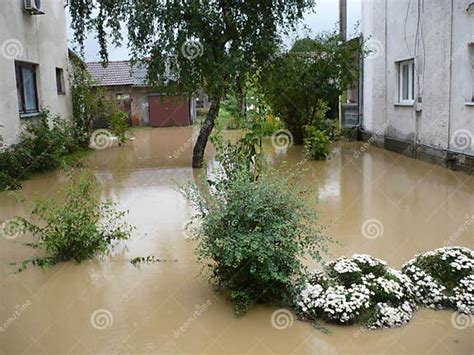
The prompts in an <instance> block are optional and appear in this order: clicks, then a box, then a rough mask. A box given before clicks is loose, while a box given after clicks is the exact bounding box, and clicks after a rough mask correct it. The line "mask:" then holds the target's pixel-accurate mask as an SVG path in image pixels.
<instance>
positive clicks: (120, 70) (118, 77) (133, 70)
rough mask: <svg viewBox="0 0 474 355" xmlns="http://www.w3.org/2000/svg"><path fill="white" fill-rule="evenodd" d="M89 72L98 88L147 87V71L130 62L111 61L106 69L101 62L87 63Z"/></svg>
mask: <svg viewBox="0 0 474 355" xmlns="http://www.w3.org/2000/svg"><path fill="white" fill-rule="evenodd" d="M86 67H87V71H88V72H89V73H90V75H91V76H92V79H94V80H95V81H96V82H97V85H98V86H115V85H131V86H146V83H145V78H146V69H145V68H144V67H143V66H142V65H139V64H136V65H133V66H132V64H131V63H130V62H129V61H125V60H123V61H111V62H108V63H107V64H106V66H105V68H104V66H103V65H102V63H100V62H87V63H86Z"/></svg>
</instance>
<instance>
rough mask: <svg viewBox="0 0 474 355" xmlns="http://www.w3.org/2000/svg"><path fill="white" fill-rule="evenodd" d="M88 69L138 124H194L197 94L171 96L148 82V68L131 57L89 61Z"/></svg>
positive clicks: (158, 125) (97, 83) (153, 125)
mask: <svg viewBox="0 0 474 355" xmlns="http://www.w3.org/2000/svg"><path fill="white" fill-rule="evenodd" d="M86 66H87V71H88V72H89V73H90V75H91V76H92V79H93V80H94V81H95V82H96V86H98V87H102V88H104V89H105V90H106V91H107V93H108V95H109V97H111V98H113V99H115V100H117V104H118V105H119V106H120V108H121V109H122V110H123V111H125V112H127V113H128V114H129V117H130V124H131V125H134V126H152V127H174V126H187V125H190V124H192V122H193V121H194V119H195V116H196V102H195V99H194V98H193V97H188V96H180V95H175V96H168V95H165V94H162V93H159V92H156V90H154V89H153V88H152V87H151V86H149V85H147V83H146V80H145V79H146V69H145V68H144V67H143V66H141V65H133V64H132V63H131V62H130V61H110V62H108V63H107V64H106V65H105V66H104V65H103V64H102V63H100V62H88V63H86Z"/></svg>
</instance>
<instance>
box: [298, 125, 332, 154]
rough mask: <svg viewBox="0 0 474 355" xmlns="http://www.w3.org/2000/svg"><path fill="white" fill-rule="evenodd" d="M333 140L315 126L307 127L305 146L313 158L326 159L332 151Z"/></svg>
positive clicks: (306, 151)
mask: <svg viewBox="0 0 474 355" xmlns="http://www.w3.org/2000/svg"><path fill="white" fill-rule="evenodd" d="M330 146H331V141H330V140H329V138H328V136H327V134H326V133H325V132H323V131H320V130H318V129H316V128H315V127H313V126H307V127H306V138H305V139H304V147H305V153H306V155H307V156H308V157H309V158H310V159H313V160H324V159H326V158H327V156H328V155H329V152H330Z"/></svg>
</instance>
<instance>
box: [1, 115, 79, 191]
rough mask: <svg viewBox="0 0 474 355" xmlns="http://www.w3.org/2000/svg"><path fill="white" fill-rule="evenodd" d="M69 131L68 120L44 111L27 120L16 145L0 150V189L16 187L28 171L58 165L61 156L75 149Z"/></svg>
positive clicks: (71, 127)
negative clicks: (36, 116)
mask: <svg viewBox="0 0 474 355" xmlns="http://www.w3.org/2000/svg"><path fill="white" fill-rule="evenodd" d="M73 132H74V129H73V124H72V123H71V122H70V121H68V120H64V119H61V118H60V117H59V116H54V117H52V116H51V115H50V114H49V112H47V111H46V112H44V113H42V114H41V115H40V116H39V117H38V118H36V119H34V120H32V121H30V122H29V123H28V124H27V125H26V126H25V130H24V131H23V132H22V133H21V135H20V138H19V142H18V144H16V145H13V146H10V147H6V148H4V149H2V150H0V171H1V173H0V190H5V189H16V188H19V187H20V181H21V180H23V179H25V178H27V177H28V176H30V175H31V174H32V173H36V172H40V171H46V170H50V169H53V168H55V167H58V166H60V165H61V164H62V162H63V157H64V156H66V155H67V154H70V153H72V152H74V151H76V150H77V149H79V146H78V145H77V144H76V140H75V139H74V136H73Z"/></svg>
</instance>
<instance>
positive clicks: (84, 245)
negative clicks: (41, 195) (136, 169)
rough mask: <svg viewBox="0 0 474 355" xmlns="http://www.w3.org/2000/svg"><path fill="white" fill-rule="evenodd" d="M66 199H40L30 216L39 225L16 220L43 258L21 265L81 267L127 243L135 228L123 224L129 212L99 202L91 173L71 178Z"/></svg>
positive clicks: (66, 189)
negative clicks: (68, 264)
mask: <svg viewBox="0 0 474 355" xmlns="http://www.w3.org/2000/svg"><path fill="white" fill-rule="evenodd" d="M68 179H69V183H68V185H67V186H66V188H65V196H64V197H63V198H50V199H38V200H36V202H35V205H34V208H33V210H32V212H31V214H32V216H33V217H34V218H35V219H36V220H37V222H32V221H29V220H27V219H24V218H17V220H19V221H20V222H21V223H22V224H23V226H24V227H25V230H26V231H29V232H31V233H32V234H33V235H34V236H35V237H36V238H38V241H37V242H36V243H32V244H30V245H31V246H33V247H35V248H38V249H39V250H40V251H41V252H42V253H44V255H42V256H39V257H34V258H32V259H27V260H25V261H23V262H22V263H21V266H20V269H19V270H20V271H22V270H24V269H25V268H26V267H27V266H28V265H29V264H33V265H37V266H40V267H49V266H52V265H54V264H56V263H58V262H62V261H70V260H74V261H76V262H78V263H80V262H81V261H84V260H87V259H90V258H92V257H94V256H96V255H98V254H103V253H105V252H106V251H107V250H108V249H109V247H110V246H111V245H112V244H113V243H115V242H118V241H120V240H125V239H128V238H129V236H130V233H131V231H132V229H133V227H132V226H131V225H130V224H128V222H126V221H125V220H124V217H125V215H126V214H127V212H126V211H118V210H116V205H115V204H114V203H113V202H112V201H109V200H107V201H100V196H99V189H98V185H97V183H96V181H95V179H94V177H93V175H92V174H91V173H89V172H82V173H81V174H78V175H74V174H73V173H69V174H68Z"/></svg>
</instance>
